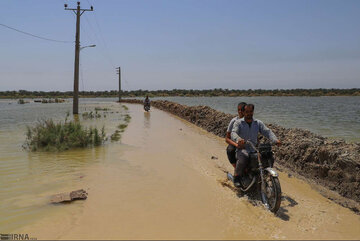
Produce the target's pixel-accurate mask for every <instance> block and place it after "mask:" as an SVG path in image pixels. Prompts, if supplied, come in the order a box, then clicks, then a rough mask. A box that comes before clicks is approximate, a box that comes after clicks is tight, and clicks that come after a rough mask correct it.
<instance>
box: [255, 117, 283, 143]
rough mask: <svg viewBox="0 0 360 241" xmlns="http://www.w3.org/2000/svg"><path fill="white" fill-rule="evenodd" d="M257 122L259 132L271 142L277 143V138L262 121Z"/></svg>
mask: <svg viewBox="0 0 360 241" xmlns="http://www.w3.org/2000/svg"><path fill="white" fill-rule="evenodd" d="M258 123H259V132H260V133H261V134H262V135H264V136H265V137H266V138H268V139H269V140H270V141H271V142H272V143H279V140H278V138H277V137H276V136H275V134H274V132H272V131H271V130H270V129H269V128H268V127H267V126H266V125H265V124H264V123H263V122H262V121H260V120H258Z"/></svg>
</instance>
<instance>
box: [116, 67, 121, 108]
mask: <svg viewBox="0 0 360 241" xmlns="http://www.w3.org/2000/svg"><path fill="white" fill-rule="evenodd" d="M116 69H117V74H118V75H119V102H121V68H120V67H117V68H116Z"/></svg>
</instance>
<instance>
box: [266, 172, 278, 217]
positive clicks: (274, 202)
mask: <svg viewBox="0 0 360 241" xmlns="http://www.w3.org/2000/svg"><path fill="white" fill-rule="evenodd" d="M265 195H266V198H267V203H268V205H269V210H270V211H271V212H273V213H276V212H277V211H278V210H279V208H280V204H281V187H280V181H279V179H278V178H277V177H273V176H271V175H270V174H269V173H267V174H266V176H265ZM263 202H265V201H264V200H263Z"/></svg>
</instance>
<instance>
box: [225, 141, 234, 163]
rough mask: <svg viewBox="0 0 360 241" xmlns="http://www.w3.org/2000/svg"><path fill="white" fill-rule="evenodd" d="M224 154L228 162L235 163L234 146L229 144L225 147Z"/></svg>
mask: <svg viewBox="0 0 360 241" xmlns="http://www.w3.org/2000/svg"><path fill="white" fill-rule="evenodd" d="M226 154H227V156H228V159H229V161H230V163H231V164H235V163H236V147H235V146H233V145H230V144H229V145H228V147H227V148H226Z"/></svg>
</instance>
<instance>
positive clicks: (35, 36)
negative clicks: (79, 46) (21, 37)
mask: <svg viewBox="0 0 360 241" xmlns="http://www.w3.org/2000/svg"><path fill="white" fill-rule="evenodd" d="M0 26H3V27H5V28H8V29H11V30H14V31H16V32H19V33H22V34H26V35H29V36H32V37H34V38H39V39H42V40H47V41H52V42H60V43H73V42H74V41H63V40H55V39H49V38H44V37H41V36H38V35H35V34H31V33H27V32H24V31H21V30H19V29H16V28H13V27H10V26H7V25H5V24H2V23H0Z"/></svg>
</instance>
